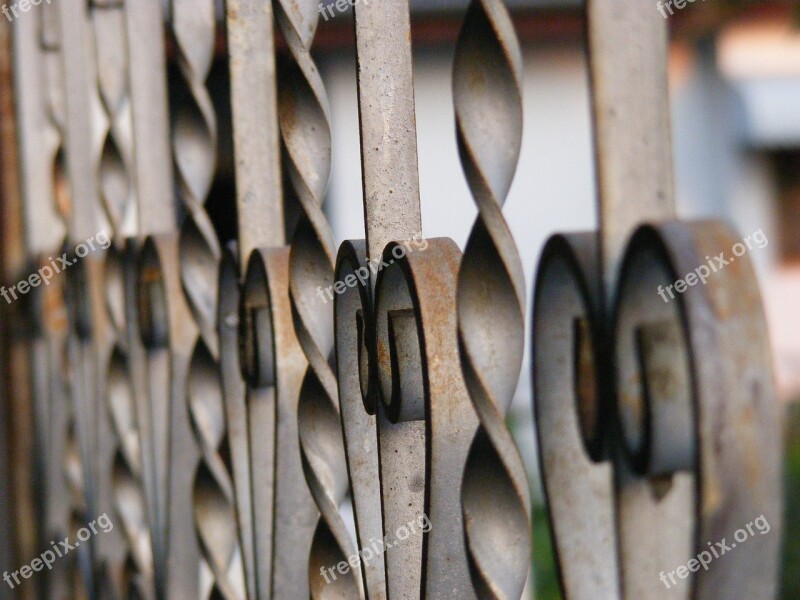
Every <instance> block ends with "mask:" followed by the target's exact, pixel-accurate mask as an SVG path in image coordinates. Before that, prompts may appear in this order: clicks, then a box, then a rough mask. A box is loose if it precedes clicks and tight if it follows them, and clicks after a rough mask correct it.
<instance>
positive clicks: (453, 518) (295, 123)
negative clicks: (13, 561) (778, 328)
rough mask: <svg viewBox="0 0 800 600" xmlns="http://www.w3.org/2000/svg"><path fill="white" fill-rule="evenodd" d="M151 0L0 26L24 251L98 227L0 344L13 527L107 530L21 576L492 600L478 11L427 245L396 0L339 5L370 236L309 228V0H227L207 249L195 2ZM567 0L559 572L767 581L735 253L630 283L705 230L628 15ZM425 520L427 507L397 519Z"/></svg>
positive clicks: (508, 240) (513, 117)
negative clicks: (12, 372)
mask: <svg viewBox="0 0 800 600" xmlns="http://www.w3.org/2000/svg"><path fill="white" fill-rule="evenodd" d="M162 8H163V7H162V6H161V4H160V3H159V2H156V1H155V0H94V1H93V2H91V3H89V4H86V3H82V2H78V0H63V1H62V2H60V3H58V4H56V3H53V4H52V5H51V4H47V3H45V4H42V5H39V6H37V8H36V13H35V18H31V19H28V20H22V19H21V20H20V21H19V22H15V23H14V28H15V29H14V31H15V38H14V44H15V49H16V50H15V55H14V57H13V58H14V61H15V68H16V69H17V71H18V73H17V78H16V80H15V81H16V83H15V85H16V87H15V94H16V102H17V106H16V119H17V124H18V128H19V140H18V142H19V144H18V151H19V154H20V157H21V161H20V171H19V175H20V181H21V188H20V189H21V192H22V197H23V203H22V204H21V205H20V206H21V207H22V217H23V221H24V227H25V259H26V261H27V264H30V265H32V266H34V267H35V268H38V267H39V266H43V265H46V264H48V263H49V261H51V260H52V259H51V258H50V257H51V256H53V255H54V254H58V255H60V254H61V253H62V252H64V251H67V252H68V254H69V253H70V252H71V251H72V249H73V248H74V247H75V246H76V245H77V244H79V243H81V242H84V241H86V240H87V239H89V238H90V237H92V236H95V235H96V234H97V233H98V232H100V231H104V232H108V233H110V234H111V245H110V247H109V248H108V249H107V250H105V251H98V252H96V253H93V254H90V255H89V256H86V257H81V259H80V260H79V261H77V262H76V263H75V264H73V265H72V266H71V267H70V269H69V271H68V272H67V273H64V274H63V275H62V277H60V278H59V279H57V280H54V281H53V282H51V285H49V286H46V287H41V288H39V289H37V290H36V291H35V292H34V293H31V294H30V296H28V297H27V298H26V299H25V300H26V301H25V309H26V310H27V309H30V315H31V316H32V318H31V324H32V327H31V332H30V336H29V337H28V338H26V339H24V340H20V343H22V345H23V347H24V348H25V349H26V353H27V354H26V356H25V357H22V358H24V360H22V359H20V358H17V359H15V365H14V366H15V368H16V367H19V366H22V367H24V368H26V369H28V368H29V373H30V379H31V385H32V388H31V389H32V398H33V402H34V405H33V406H34V415H33V422H34V423H35V425H36V427H35V430H34V432H35V438H34V440H33V446H32V447H33V448H35V449H36V453H35V454H34V455H33V458H32V460H33V461H34V462H33V464H34V465H35V467H36V473H37V475H36V477H37V478H43V479H44V484H43V486H42V488H43V494H42V497H41V499H40V503H39V505H38V506H37V510H38V511H39V512H38V513H37V514H38V515H41V517H42V518H41V520H42V522H43V523H42V526H41V530H40V532H39V537H40V538H41V540H45V541H46V540H49V539H50V538H53V539H61V538H63V537H65V536H67V535H70V536H75V533H76V531H77V530H78V529H79V528H80V527H83V526H85V525H86V524H88V523H89V522H90V521H91V520H92V519H95V518H97V517H98V516H100V515H101V514H102V513H104V512H107V513H108V514H109V515H110V516H113V519H114V522H115V524H116V525H117V526H116V527H115V528H114V530H113V531H112V532H109V533H103V535H102V536H98V538H97V539H94V540H92V541H91V542H89V543H86V544H81V546H80V549H76V551H75V552H74V553H71V554H70V556H68V557H66V558H65V559H64V560H63V561H60V562H59V564H58V565H56V566H54V569H53V571H52V572H49V573H48V575H47V576H46V578H44V577H43V578H42V582H41V583H42V584H43V585H42V586H41V589H40V591H39V595H41V596H42V597H48V598H78V599H81V598H87V599H94V598H103V599H104V598H118V597H135V598H152V599H153V600H155V599H156V598H190V599H191V598H209V599H210V598H226V599H229V600H232V599H244V598H259V599H268V598H276V599H282V598H295V597H311V598H325V599H328V598H330V599H334V598H337V599H338V598H348V599H349V598H356V599H366V598H369V599H371V600H380V599H385V598H389V597H391V598H442V599H449V598H520V597H521V595H522V593H523V589H524V587H525V584H526V580H527V578H528V575H529V573H528V572H529V568H530V562H531V538H530V526H531V523H530V498H529V491H528V482H527V480H526V475H525V470H524V468H523V464H522V461H521V459H520V456H519V453H518V450H517V448H516V445H515V443H514V440H513V438H512V436H511V434H510V432H509V429H508V427H507V424H506V417H507V412H508V410H509V405H510V403H511V400H512V398H513V395H514V393H515V391H516V384H517V379H518V373H519V369H520V366H521V363H522V349H523V342H524V335H525V327H524V322H525V313H524V277H523V274H522V268H521V265H520V258H519V256H518V254H517V250H516V248H515V244H514V241H513V239H512V236H511V234H510V230H509V227H508V225H507V224H506V222H505V219H504V216H503V205H504V202H505V199H506V196H507V193H508V190H509V188H510V186H511V183H512V180H513V177H514V173H515V171H516V168H517V161H518V158H519V152H520V143H521V131H522V105H523V104H522V98H521V72H522V64H521V56H520V49H519V47H518V42H517V38H516V36H515V33H514V30H513V26H512V22H511V19H510V18H509V15H508V13H507V10H506V7H505V5H504V3H503V2H502V1H501V0H472V2H471V3H470V5H469V8H468V10H467V12H466V15H465V20H464V23H463V26H462V30H461V34H460V36H459V40H458V42H457V45H456V48H455V55H454V70H453V98H454V103H455V117H456V119H455V129H456V135H457V137H456V140H457V143H458V148H459V151H460V155H461V161H462V166H463V168H464V171H465V175H466V179H467V182H468V184H469V188H470V192H471V195H472V197H473V199H474V201H475V204H476V206H477V209H478V215H477V217H476V220H475V223H474V226H473V228H472V231H471V232H470V235H469V238H468V240H467V243H466V246H465V248H464V253H463V255H462V253H461V251H460V250H459V249H458V247H457V246H456V244H455V243H454V242H453V241H452V240H450V239H448V238H437V239H432V240H425V239H424V238H423V237H422V223H421V217H420V189H419V177H418V173H417V169H418V166H417V160H418V158H417V147H416V125H415V107H414V85H413V79H412V55H411V38H410V24H409V12H408V10H409V8H408V2H407V0H381V1H380V2H361V3H356V6H355V30H356V57H357V67H358V106H359V126H360V136H361V139H360V142H361V159H362V170H363V186H364V188H363V205H364V223H365V240H352V241H347V242H345V243H344V244H342V246H341V247H340V248H339V250H338V254H337V253H336V251H335V247H334V244H333V239H332V235H331V232H330V228H329V226H328V223H327V221H326V218H325V213H324V211H323V208H322V205H323V200H324V196H325V192H326V186H327V182H328V177H329V174H330V169H331V148H332V144H331V127H330V114H329V108H328V102H327V97H326V93H325V89H324V85H323V80H322V77H321V76H320V73H319V72H318V70H317V66H316V64H315V62H314V58H313V57H312V52H313V51H314V50H315V49H316V48H317V47H316V46H315V39H316V29H317V25H318V19H319V6H318V3H314V2H310V1H309V2H306V1H305V0H304V1H303V2H297V1H295V0H274V1H272V2H269V1H267V2H262V1H261V0H231V1H230V2H228V3H227V4H226V12H225V17H226V26H227V33H228V46H229V47H228V51H229V52H228V57H229V59H230V62H229V65H228V66H229V74H230V77H231V80H230V83H231V88H230V92H231V97H230V105H231V108H232V113H231V118H232V133H233V137H232V140H233V145H234V163H235V171H234V174H235V183H236V198H235V203H236V204H235V210H236V212H237V222H236V226H237V227H236V236H235V238H236V239H235V240H234V241H232V242H231V243H230V244H229V246H228V247H227V248H226V249H225V250H223V249H222V248H221V245H220V241H219V239H218V238H217V228H219V230H220V231H221V232H222V231H224V227H223V225H222V224H221V223H216V222H214V220H213V218H212V216H211V214H210V212H209V210H208V206H207V205H208V204H209V201H210V195H211V184H212V181H213V179H214V177H215V174H216V168H217V165H216V159H217V156H216V154H217V146H218V139H217V120H216V119H217V117H216V115H215V113H214V108H213V104H212V97H211V87H210V86H211V84H210V75H211V67H212V61H213V60H214V39H215V35H216V29H217V27H216V19H215V8H214V4H213V3H212V2H211V1H210V0H172V1H171V3H170V4H169V7H168V15H166V17H167V19H166V21H165V15H164V14H163V13H162ZM273 11H274V14H273ZM587 14H588V20H587V23H588V46H589V68H590V75H591V83H592V88H591V89H592V101H593V119H594V122H593V124H594V131H595V151H596V161H597V173H598V175H597V177H598V182H599V186H598V188H599V195H598V211H599V215H600V228H599V231H595V232H586V233H573V234H568V235H557V236H554V237H553V238H552V239H551V240H550V241H549V242H548V243H547V245H546V247H545V249H544V252H543V255H542V258H541V260H540V264H539V267H538V273H537V277H536V285H535V295H534V301H533V311H532V312H533V314H532V317H533V372H534V388H535V395H536V398H535V403H534V412H535V423H536V427H537V429H538V443H539V451H540V452H539V456H540V464H541V472H542V477H543V483H544V489H545V493H546V497H547V503H548V511H549V518H550V522H551V530H552V533H553V541H554V548H555V553H556V557H557V562H558V567H559V576H560V582H561V586H562V591H563V593H564V596H565V597H567V598H570V599H582V598H586V599H589V598H592V599H593V598H597V597H602V598H631V599H633V598H637V599H638V598H647V599H648V600H650V599H652V600H656V599H658V598H673V597H677V598H702V599H706V598H707V599H709V600H710V599H713V598H718V597H725V598H742V599H744V598H747V599H750V598H768V597H772V596H773V595H774V593H775V586H776V581H777V575H776V573H777V570H778V554H779V548H780V542H781V536H780V533H779V532H780V529H781V520H782V514H781V513H782V507H781V504H780V488H781V483H780V447H779V443H780V435H779V433H778V417H777V407H776V404H775V392H774V386H773V382H772V375H771V368H770V356H769V349H768V340H767V339H766V334H765V331H766V325H765V322H764V317H763V314H762V308H761V302H760V298H759V295H758V290H757V285H756V282H755V278H754V275H753V272H752V268H751V266H750V263H749V261H748V260H747V258H746V257H741V258H740V257H739V256H737V257H736V259H735V262H734V261H731V263H733V264H730V265H729V266H728V267H727V268H726V269H725V270H724V271H720V272H715V273H714V276H713V277H711V278H710V279H709V280H708V282H707V284H705V285H703V286H699V285H698V286H694V287H691V286H690V288H689V289H688V290H687V291H686V293H684V294H681V295H680V296H679V297H677V298H675V299H674V300H673V301H672V302H666V301H663V300H662V297H661V296H660V295H659V293H658V291H657V290H658V289H659V286H662V287H666V286H668V285H669V284H671V283H673V282H674V281H675V280H676V279H677V278H678V277H680V276H681V275H682V274H683V273H687V272H692V271H694V270H695V268H696V267H697V266H698V265H701V264H704V263H706V262H707V260H708V257H709V256H711V255H714V256H717V255H718V254H719V252H720V251H723V250H726V249H728V248H731V247H732V246H733V245H734V244H735V243H736V238H735V235H734V234H733V233H732V232H731V231H730V230H729V229H728V228H727V227H726V226H724V225H722V224H720V223H718V222H715V221H711V222H683V221H676V220H674V216H675V210H674V202H673V195H674V192H673V184H672V166H671V143H670V136H669V119H668V106H669V103H668V96H667V80H666V68H667V31H666V27H665V25H664V23H662V21H661V19H660V17H659V16H658V12H657V11H653V10H652V6H645V5H643V4H641V3H640V2H638V0H621V2H619V3H608V2H601V0H590V1H589V2H588V3H587ZM31 16H33V15H31ZM165 25H166V27H168V28H169V31H170V35H171V42H172V43H173V44H174V50H175V54H174V56H175V67H176V68H175V69H174V70H172V71H170V76H171V77H173V78H174V81H170V82H169V83H170V85H169V90H170V93H174V94H175V96H174V97H173V98H172V100H173V102H172V104H171V109H172V111H173V112H172V114H171V115H169V114H168V111H169V109H168V102H167V89H168V86H167V68H166V60H165V44H164V39H163V37H164V36H163V33H164V30H165ZM278 30H279V31H278ZM276 31H277V32H278V34H279V35H280V37H281V38H282V39H283V41H285V43H286V49H287V52H286V53H285V54H282V55H281V54H276V51H275V40H274V38H273V34H274V33H276ZM170 117H171V118H170ZM173 179H174V186H173ZM223 200H224V201H225V200H228V199H223ZM232 201H233V199H232V198H231V199H230V203H229V204H228V205H227V206H225V207H224V210H232V209H233V205H232ZM432 201H446V200H434V199H432ZM4 214H5V212H4ZM215 214H216V213H215ZM643 223H649V224H646V225H643ZM414 242H417V243H416V244H415V243H414ZM62 247H63V249H62ZM72 256H73V255H71V254H70V257H72ZM334 256H336V261H335V264H334ZM330 290H332V291H330ZM329 291H330V293H329ZM26 363H30V364H29V367H28V366H26ZM348 501H349V502H350V503H351V504H352V508H353V514H354V518H355V540H354V539H353V537H352V533H351V531H350V529H349V526H348V519H347V517H346V513H347V510H348V509H347V504H348ZM760 515H763V517H764V518H765V519H767V520H768V522H769V524H770V526H771V527H772V528H773V529H774V530H775V533H774V534H772V535H770V536H751V538H752V539H749V540H748V543H747V545H746V547H744V545H743V547H742V548H737V552H736V553H735V554H734V555H732V556H730V557H729V556H725V559H724V560H721V561H718V562H716V563H715V564H714V566H713V567H712V568H710V569H708V570H698V571H697V572H694V573H692V574H691V576H688V577H686V578H681V577H680V576H679V579H678V581H677V582H675V583H674V584H673V585H672V586H666V587H665V585H664V583H663V580H662V579H661V578H660V577H659V574H660V573H662V572H665V573H669V572H671V571H673V570H674V569H676V568H677V567H679V566H680V565H685V564H687V562H688V561H689V560H690V559H692V558H693V557H695V556H697V555H698V554H699V553H701V552H703V551H705V550H706V548H707V547H708V545H709V544H712V543H713V542H715V541H718V540H720V539H724V538H725V537H726V536H727V537H728V539H730V538H731V536H732V535H734V533H733V532H734V531H735V530H737V529H742V528H744V527H746V526H747V525H748V523H750V524H751V525H752V522H753V521H754V519H756V518H757V517H759V516H760ZM422 517H425V519H427V521H428V522H429V524H430V528H429V529H422V530H421V531H416V532H415V534H414V535H412V536H406V537H402V536H401V534H400V532H401V531H402V530H403V529H404V528H405V527H406V526H407V525H409V524H410V523H412V522H416V523H420V522H421V519H422ZM421 527H422V526H421V525H420V528H421ZM379 540H380V543H378V541H379ZM357 547H359V548H361V550H360V551H357ZM368 550H369V554H368V553H367V551H368ZM357 552H358V553H359V554H360V559H359V560H358V561H356V562H355V563H354V561H353V557H354V556H355V555H356V553H357ZM342 564H344V565H347V569H343V568H342V567H341V565H342ZM334 573H335V574H334ZM329 576H333V577H332V579H331V578H330V577H329Z"/></svg>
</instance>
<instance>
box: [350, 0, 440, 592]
mask: <svg viewBox="0 0 800 600" xmlns="http://www.w3.org/2000/svg"><path fill="white" fill-rule="evenodd" d="M355 23H356V50H357V53H356V57H357V62H358V98H359V127H360V133H361V157H362V170H363V173H362V177H363V184H364V190H363V194H364V223H365V237H366V240H367V241H366V259H367V260H369V261H372V262H373V264H375V265H378V264H380V258H381V256H382V253H383V249H384V247H385V246H386V244H387V243H389V242H390V241H392V240H395V239H411V238H413V237H415V236H421V234H422V220H421V214H420V198H419V174H418V167H417V142H416V117H415V108H414V95H413V83H412V82H413V80H412V72H411V71H412V70H411V66H412V63H411V39H410V38H411V33H410V19H409V13H408V3H407V2H404V1H403V0H392V1H391V2H381V3H380V4H378V3H370V4H366V3H364V4H359V5H358V6H356V10H355ZM371 271H372V269H371ZM375 284H376V281H375V277H374V273H370V283H369V285H370V286H371V287H372V288H374V287H375ZM337 300H338V299H337ZM370 312H371V314H372V319H370V322H372V323H373V325H372V327H375V326H376V324H375V317H376V316H377V313H375V312H374V308H372V309H371V310H370ZM367 316H369V314H368V315H367ZM367 324H368V323H365V325H367ZM354 326H357V323H354V322H353V321H351V322H350V324H349V327H354ZM370 337H371V338H372V339H375V337H376V334H374V333H371V334H370ZM369 350H370V352H369V356H368V362H369V369H368V371H369V375H370V377H377V368H378V365H377V360H378V358H377V355H376V354H374V352H375V350H373V349H369ZM387 359H388V355H387ZM343 376H345V377H348V375H347V374H344V375H343ZM362 385H364V386H366V385H377V380H374V381H372V382H369V383H367V382H363V381H362ZM376 398H380V392H379V391H377V388H376ZM373 411H374V412H375V415H376V416H375V419H376V425H377V429H378V440H379V441H378V452H379V459H380V465H379V468H380V481H379V482H376V481H374V480H373V481H372V482H371V486H373V487H374V486H375V485H380V490H381V500H382V508H381V510H382V513H383V534H384V535H391V532H395V531H397V528H398V527H400V526H402V525H404V524H406V523H408V522H409V521H410V520H412V519H414V518H416V517H417V516H418V515H419V514H421V513H422V512H423V511H424V510H425V486H424V481H425V440H426V436H425V421H424V419H415V420H406V421H403V422H395V423H393V422H392V421H390V420H389V418H388V416H387V415H386V410H385V408H384V407H383V404H382V402H379V401H378V400H376V401H375V407H374V408H373ZM361 451H362V449H358V448H355V449H353V450H350V451H349V452H350V453H352V452H361ZM353 485H355V483H354V484H353ZM367 489H368V488H367ZM363 493H370V492H369V491H366V490H365V492H363ZM359 518H360V517H359V513H358V506H356V519H357V520H358V519H359ZM367 518H369V516H367ZM420 537H421V536H417V537H415V538H414V539H413V540H410V543H407V544H405V545H404V546H405V547H404V548H403V549H402V550H394V551H391V549H383V550H384V557H383V558H384V562H385V570H386V572H385V576H384V579H385V581H386V593H387V597H389V596H394V597H404V598H414V597H419V594H421V593H422V569H423V562H422V544H423V540H422V539H419V538H420ZM360 543H361V544H362V546H363V541H362V542H360ZM373 569H374V568H373ZM371 571H372V569H371ZM372 577H374V575H373V576H372ZM381 591H382V590H381V589H380V587H379V588H378V589H377V590H371V593H375V594H378V596H377V597H380V595H379V594H380V593H381ZM370 597H372V596H370Z"/></svg>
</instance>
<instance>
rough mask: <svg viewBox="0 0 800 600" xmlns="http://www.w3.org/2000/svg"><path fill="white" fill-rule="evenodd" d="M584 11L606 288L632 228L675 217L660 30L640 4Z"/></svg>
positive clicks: (631, 0)
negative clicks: (586, 25)
mask: <svg viewBox="0 0 800 600" xmlns="http://www.w3.org/2000/svg"><path fill="white" fill-rule="evenodd" d="M586 6H587V11H588V36H589V37H588V41H589V67H590V75H591V83H592V102H593V111H594V127H595V158H596V164H597V180H598V191H599V203H600V204H599V215H600V239H601V252H602V256H603V265H602V266H603V270H604V273H605V275H604V282H605V284H606V286H610V287H609V289H611V287H613V281H614V280H615V278H616V275H617V270H618V268H619V262H620V260H621V258H622V253H623V251H624V248H625V244H626V243H627V241H628V238H629V237H630V234H631V233H632V231H633V229H634V228H635V227H636V226H637V225H638V224H639V223H641V222H642V221H647V220H660V219H665V218H669V217H671V216H673V215H674V214H675V201H674V189H673V170H672V144H671V138H670V105H669V90H668V85H667V57H668V49H667V27H666V24H665V22H664V19H662V18H661V15H660V14H659V13H658V11H657V10H654V9H653V6H651V5H650V4H648V3H647V2H641V1H640V0H618V1H614V2H607V1H604V0H589V1H588V2H587V4H586ZM606 291H607V293H608V291H609V290H608V289H607V290H606Z"/></svg>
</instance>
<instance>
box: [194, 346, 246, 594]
mask: <svg viewBox="0 0 800 600" xmlns="http://www.w3.org/2000/svg"><path fill="white" fill-rule="evenodd" d="M189 373H190V375H189V377H190V379H189V385H188V389H187V395H188V401H189V416H190V418H191V420H192V429H193V430H194V434H195V438H196V440H197V443H198V445H199V446H200V453H201V463H200V466H199V468H198V470H197V474H196V475H195V481H194V492H193V500H194V517H195V526H196V527H197V536H198V539H199V541H200V548H201V550H202V551H203V556H204V558H205V560H206V563H207V564H208V566H209V567H210V569H211V572H212V574H213V576H214V579H213V586H210V587H209V589H208V590H207V591H203V590H201V592H202V593H203V595H202V597H203V598H224V599H225V600H235V599H236V598H244V597H245V591H244V590H245V583H244V571H243V568H242V567H243V565H242V554H241V548H240V544H239V531H238V528H237V523H236V510H235V505H234V498H233V483H232V482H231V478H230V475H229V467H228V465H226V464H225V462H224V461H223V458H222V456H221V455H220V450H221V445H222V443H223V438H224V436H225V414H224V410H225V407H224V404H223V398H222V389H221V382H220V379H219V371H218V366H217V363H216V361H215V359H214V357H212V356H211V354H210V352H209V351H208V349H207V348H206V346H205V344H204V343H203V342H202V341H198V343H197V345H196V346H195V351H194V355H193V356H192V361H191V366H190V370H189Z"/></svg>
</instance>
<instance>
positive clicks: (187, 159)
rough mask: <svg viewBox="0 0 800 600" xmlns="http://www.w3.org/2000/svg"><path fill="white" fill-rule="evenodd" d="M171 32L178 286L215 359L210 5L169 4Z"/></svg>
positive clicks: (195, 1) (206, 1)
mask: <svg viewBox="0 0 800 600" xmlns="http://www.w3.org/2000/svg"><path fill="white" fill-rule="evenodd" d="M171 6H172V19H171V26H172V33H173V38H174V40H175V48H176V51H177V62H178V67H179V70H180V73H181V81H180V83H181V85H182V88H183V90H182V91H183V95H182V96H181V97H180V100H181V102H180V105H179V107H178V108H176V110H175V112H174V114H173V122H172V148H173V152H172V155H173V158H174V160H175V176H176V179H177V186H178V189H179V195H180V201H181V204H182V207H183V210H184V212H185V216H184V219H183V224H182V225H181V235H180V246H181V281H182V282H183V289H184V292H185V294H186V300H187V302H188V304H189V308H190V309H191V311H192V314H193V316H194V319H195V322H196V323H197V326H198V328H199V330H200V334H201V335H202V337H203V341H204V343H205V344H206V346H207V347H208V349H209V351H210V352H211V353H212V355H215V356H216V354H217V338H216V331H215V328H216V293H217V277H218V273H217V263H218V261H219V259H220V255H221V252H220V246H219V241H218V240H217V234H216V232H215V231H214V226H213V224H212V223H211V218H210V217H209V215H208V213H207V212H206V210H205V202H206V200H207V199H208V193H209V190H210V189H211V183H212V180H213V178H214V172H215V166H216V152H217V121H216V115H215V114H214V106H213V104H212V102H211V96H210V94H209V91H208V89H207V88H206V80H207V79H208V74H209V71H210V69H211V63H212V61H213V58H214V34H215V32H216V27H215V24H216V17H215V13H214V2H213V1H211V0H172V5H171Z"/></svg>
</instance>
